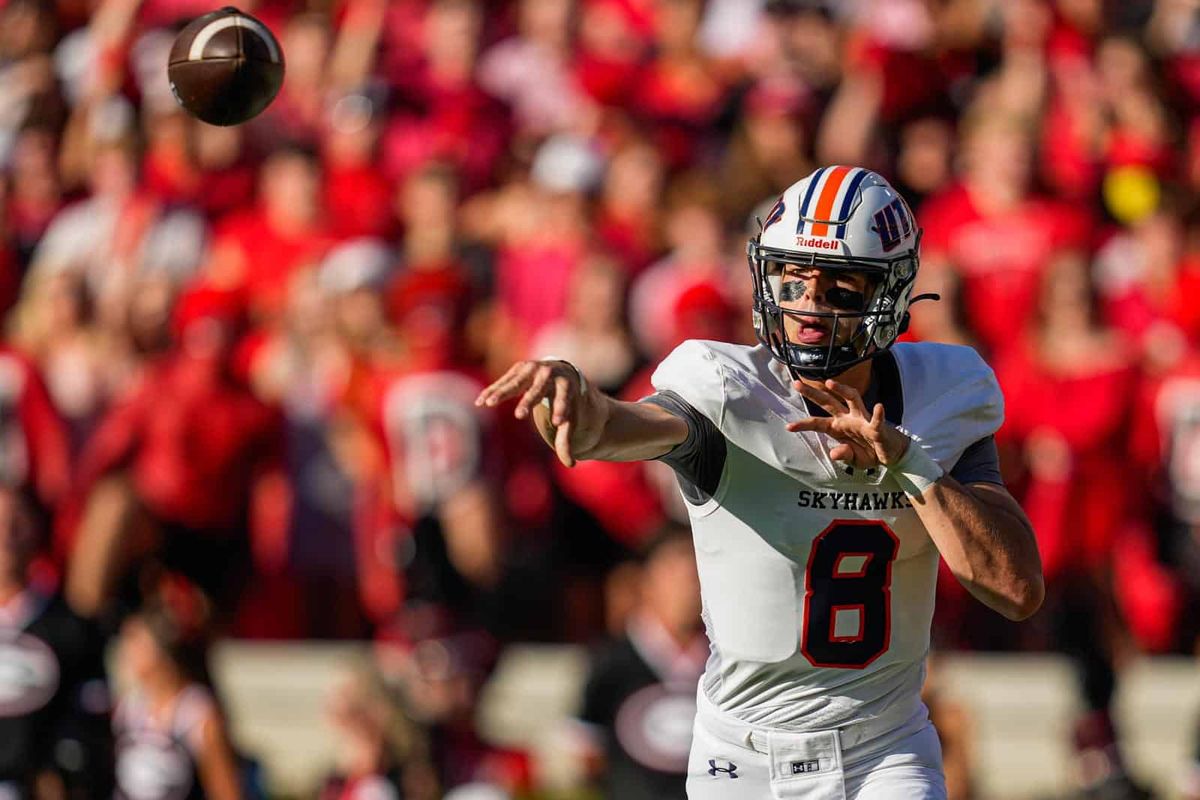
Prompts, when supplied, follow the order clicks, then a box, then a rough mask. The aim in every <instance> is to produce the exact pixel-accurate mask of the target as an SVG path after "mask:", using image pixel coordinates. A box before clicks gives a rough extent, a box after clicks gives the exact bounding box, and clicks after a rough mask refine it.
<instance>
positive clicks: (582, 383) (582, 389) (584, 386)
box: [538, 356, 588, 408]
mask: <svg viewBox="0 0 1200 800" xmlns="http://www.w3.org/2000/svg"><path fill="white" fill-rule="evenodd" d="M538 361H561V362H562V363H564V364H566V365H567V366H568V367H570V368H571V369H573V370H575V374H576V375H577V376H579V396H580V397H582V396H583V395H585V394H587V390H588V382H587V378H585V377H583V370H581V369H580V368H579V367H577V366H575V365H574V364H572V363H571V362H570V361H568V360H567V359H565V358H563V357H562V356H542V357H541V358H539V359H538ZM542 405H544V406H545V407H546V408H550V398H549V397H543V398H542Z"/></svg>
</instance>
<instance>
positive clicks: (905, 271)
mask: <svg viewBox="0 0 1200 800" xmlns="http://www.w3.org/2000/svg"><path fill="white" fill-rule="evenodd" d="M920 239H921V231H920V230H919V229H918V228H917V224H916V221H915V219H914V218H913V214H912V211H911V210H910V209H909V207H908V203H906V202H905V201H904V198H903V197H901V196H900V194H899V193H898V192H897V191H896V190H895V189H893V188H892V187H891V185H890V184H889V183H888V182H887V181H886V180H884V179H883V178H882V177H880V176H879V175H878V174H876V173H874V172H872V171H871V170H868V169H863V168H861V167H841V166H836V167H822V168H820V169H818V170H816V171H815V172H813V173H812V174H811V175H809V176H808V177H806V178H804V179H802V180H800V181H798V182H797V183H794V184H792V186H790V187H789V188H788V189H787V190H786V191H785V192H784V193H783V195H782V196H780V198H779V199H778V200H777V201H776V202H775V205H774V206H772V207H771V210H770V211H769V212H767V217H766V219H764V220H762V221H761V228H760V230H759V233H758V235H757V236H755V237H754V238H753V239H751V240H750V243H749V246H748V248H747V253H748V255H749V259H750V272H751V274H752V275H753V277H754V328H755V331H756V332H757V333H758V339H759V341H761V342H762V343H763V344H764V345H766V346H767V347H768V348H769V349H770V350H771V353H772V354H773V355H774V356H775V358H777V359H778V360H780V361H782V362H783V363H784V364H786V365H787V367H788V369H789V370H790V371H791V372H792V374H793V375H804V376H806V377H815V378H826V377H832V376H834V375H837V374H838V373H840V372H842V371H844V370H845V369H846V368H847V367H851V366H853V365H855V364H858V363H860V362H862V361H866V360H867V359H869V358H873V357H874V356H876V355H878V354H879V353H882V352H883V351H884V350H886V349H887V348H888V347H890V346H891V345H892V343H893V342H895V341H896V337H897V336H899V335H900V334H901V333H902V332H903V331H904V329H905V328H906V327H907V325H908V306H909V303H910V300H909V295H910V294H911V292H912V287H913V282H914V281H915V280H916V277H917V264H918V255H917V248H918V245H919V243H920ZM785 264H800V265H804V266H816V267H820V268H822V269H845V270H854V271H857V272H864V273H866V274H867V276H868V277H869V278H870V279H871V284H872V288H871V289H870V290H869V292H868V295H867V298H866V304H865V307H864V308H862V309H861V310H844V311H842V310H839V311H806V312H804V316H808V317H813V316H817V317H826V318H829V319H830V320H831V336H830V338H829V344H828V345H825V344H821V345H815V346H814V345H807V346H806V345H800V344H796V343H794V342H792V341H790V340H789V339H788V336H787V334H786V332H785V328H784V318H785V316H786V315H788V314H792V315H796V314H797V312H795V311H789V310H788V309H785V308H781V307H780V305H779V300H780V288H781V286H782V283H783V270H784V265H785ZM917 299H921V298H917ZM847 324H848V325H853V326H855V327H854V332H853V335H852V336H850V338H849V339H847V340H845V341H844V342H842V343H841V344H838V340H839V338H844V337H839V333H840V330H839V326H841V325H847Z"/></svg>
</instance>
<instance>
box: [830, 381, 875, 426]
mask: <svg viewBox="0 0 1200 800" xmlns="http://www.w3.org/2000/svg"><path fill="white" fill-rule="evenodd" d="M825 386H827V387H828V388H829V390H830V391H831V392H833V394H834V395H836V396H837V398H838V399H840V400H841V401H842V402H844V403H845V404H846V407H847V408H849V409H850V410H851V411H857V412H858V413H859V414H861V415H862V416H863V418H864V419H866V417H867V416H868V415H867V407H866V406H865V405H864V404H863V399H862V395H861V394H859V393H858V390H857V389H855V388H854V387H853V386H848V385H847V384H844V383H838V382H837V381H835V380H833V379H832V378H831V379H829V380H827V381H825Z"/></svg>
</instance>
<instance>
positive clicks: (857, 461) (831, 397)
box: [787, 380, 910, 469]
mask: <svg viewBox="0 0 1200 800" xmlns="http://www.w3.org/2000/svg"><path fill="white" fill-rule="evenodd" d="M792 385H793V386H795V387H796V389H797V390H798V391H799V392H800V394H802V395H803V396H804V397H805V398H807V399H809V400H811V401H812V402H814V403H816V404H817V405H819V406H820V407H821V408H823V409H825V410H826V411H827V412H829V416H828V417H807V418H805V419H800V420H796V421H795V422H789V423H788V425H787V429H788V430H789V431H792V432H793V433H796V432H799V431H817V432H818V433H824V434H828V435H829V436H832V437H833V438H834V439H836V440H837V441H839V442H841V444H839V445H838V446H837V447H835V448H833V450H831V451H829V457H830V458H832V459H833V460H835V461H844V462H846V463H847V464H850V465H852V466H854V467H860V468H866V469H869V468H871V467H877V466H887V465H889V464H895V463H896V462H897V461H899V460H900V459H901V458H902V457H903V456H904V451H905V449H906V448H907V447H908V443H909V441H910V440H909V438H908V437H907V436H905V435H904V434H903V433H901V432H900V431H898V430H896V428H895V427H893V426H892V425H891V424H890V423H888V421H887V420H886V419H884V416H883V404H882V403H876V404H875V408H873V409H872V410H871V411H870V413H868V412H867V407H866V405H865V404H864V403H863V399H862V395H860V394H859V393H858V390H856V389H855V388H853V387H852V386H847V385H846V384H844V383H838V382H837V381H835V380H827V381H825V383H824V385H823V386H814V385H811V384H808V383H805V382H804V381H795V382H794V383H793V384H792Z"/></svg>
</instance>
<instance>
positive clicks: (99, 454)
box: [0, 0, 1200, 800]
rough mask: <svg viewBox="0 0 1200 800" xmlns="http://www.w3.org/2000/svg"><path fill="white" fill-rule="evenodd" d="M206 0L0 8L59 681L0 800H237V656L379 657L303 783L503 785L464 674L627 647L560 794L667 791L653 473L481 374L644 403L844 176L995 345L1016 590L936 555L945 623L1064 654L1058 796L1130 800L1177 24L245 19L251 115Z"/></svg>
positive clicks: (1, 428) (51, 654)
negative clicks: (1011, 599) (1075, 701)
mask: <svg viewBox="0 0 1200 800" xmlns="http://www.w3.org/2000/svg"><path fill="white" fill-rule="evenodd" d="M218 5H219V3H216V2H212V1H211V0H3V1H2V2H0V313H2V314H3V325H4V327H3V333H2V337H3V338H2V339H0V478H2V481H0V484H2V487H3V488H2V490H0V528H3V531H2V534H0V647H4V648H8V649H7V650H6V651H5V652H6V653H9V654H10V655H9V656H6V657H11V658H14V659H24V660H22V661H21V662H20V663H22V664H25V665H32V666H30V669H33V670H34V673H35V674H41V678H40V679H39V678H36V676H35V678H33V679H29V680H28V681H26V683H25V684H22V686H21V687H20V690H19V691H17V690H13V692H9V691H8V690H7V689H6V691H5V692H4V693H0V736H5V737H7V738H6V742H7V741H12V742H20V744H19V746H18V745H13V746H12V747H8V745H7V744H5V745H3V746H0V797H4V798H9V797H13V798H17V797H26V796H45V797H63V796H66V795H72V796H79V797H84V796H88V795H89V794H106V793H107V790H106V789H105V790H101V789H100V788H98V787H103V786H113V785H115V786H116V787H117V789H116V790H117V791H118V793H120V794H121V796H126V797H131V798H135V800H156V799H157V798H164V799H165V798H182V797H196V796H202V795H207V796H210V797H219V798H227V797H236V796H238V795H241V794H253V793H254V792H256V791H260V789H256V788H255V783H254V780H253V774H254V773H253V770H252V769H251V768H250V767H249V766H248V765H247V764H246V763H245V761H244V759H243V758H242V757H241V756H240V755H238V754H237V752H236V749H235V748H234V746H233V745H232V744H231V742H230V738H229V735H228V731H227V726H226V722H225V717H224V713H223V711H222V708H221V704H220V700H219V692H217V693H214V691H213V687H212V686H211V682H210V681H209V679H208V674H207V669H206V667H205V663H204V655H205V648H206V647H207V645H208V642H209V641H210V640H211V639H212V638H213V637H214V636H240V637H248V638H275V639H278V638H292V639H295V638H324V639H328V638H343V639H360V638H371V639H373V640H374V641H375V642H376V643H377V644H376V658H375V661H376V663H375V665H374V667H375V672H376V673H377V674H376V675H375V679H373V680H371V681H362V682H358V683H356V684H354V685H353V686H352V687H347V688H346V689H345V690H344V691H343V692H341V693H339V694H338V696H337V697H336V698H335V700H334V701H333V704H332V706H331V711H330V713H331V719H332V720H333V721H334V723H335V724H336V725H337V726H338V728H339V730H341V731H342V732H343V734H344V736H343V741H344V743H345V745H346V747H345V750H346V752H345V753H343V754H341V755H339V758H338V763H337V765H336V769H335V772H334V777H332V778H331V779H330V781H329V782H328V784H327V785H326V786H325V787H324V788H323V789H322V790H321V796H322V797H325V798H330V800H335V799H337V800H340V799H341V798H352V797H365V796H368V795H369V796H371V797H396V798H409V797H411V798H432V797H438V796H442V794H444V793H447V792H448V793H449V794H448V795H447V796H457V797H460V798H467V797H477V798H484V797H520V796H525V795H526V794H528V793H529V792H530V791H533V790H535V789H536V788H538V785H539V783H538V777H537V770H536V768H535V766H531V764H530V760H529V758H528V755H527V754H522V753H514V752H509V751H505V750H503V749H502V748H499V747H497V746H495V745H493V744H490V743H488V742H486V741H485V740H484V739H483V738H482V737H481V736H480V735H479V734H478V732H477V731H476V729H475V725H474V721H473V711H474V709H475V707H476V697H477V693H478V690H479V688H480V686H482V685H483V683H484V681H485V680H486V679H487V676H488V674H489V672H490V670H491V669H492V668H493V667H494V665H495V663H496V659H497V658H498V656H499V654H500V653H501V652H502V651H503V647H504V645H505V644H507V643H510V642H516V641H543V642H573V643H583V644H592V643H595V642H597V641H600V640H603V639H607V640H608V641H609V644H607V645H605V646H604V647H603V648H601V649H599V650H597V651H596V655H595V661H594V663H593V668H592V671H591V676H590V678H589V682H588V687H587V689H586V691H585V693H584V695H585V696H584V697H582V698H581V700H580V712H579V714H580V717H579V720H578V721H577V722H578V724H577V725H575V726H574V727H573V728H572V733H571V735H570V736H571V740H572V741H577V742H578V751H579V753H580V754H581V756H580V758H581V763H583V764H584V765H585V767H584V768H583V769H582V770H581V771H582V774H583V778H582V780H583V783H584V785H590V786H592V787H593V788H594V789H595V790H596V791H597V792H599V793H601V794H602V795H603V796H613V797H621V798H636V797H642V796H645V797H655V798H664V797H670V796H678V797H682V781H681V780H677V779H675V778H674V776H675V775H677V774H678V773H679V772H681V771H682V764H683V763H685V761H686V752H687V750H686V740H687V736H688V735H689V732H690V716H688V714H689V713H690V712H689V711H688V706H687V703H688V696H689V693H690V692H692V691H694V687H695V681H696V678H697V676H698V675H699V672H700V670H701V669H702V668H703V661H704V656H705V650H706V644H705V642H704V640H703V632H702V630H701V628H700V627H699V619H698V600H697V599H696V597H695V592H696V590H695V576H694V569H695V567H694V563H693V562H692V561H691V559H690V558H689V557H687V556H690V551H689V550H688V548H689V547H690V545H689V544H688V540H687V538H686V536H685V535H682V534H681V530H680V525H681V524H686V514H684V513H683V510H682V507H681V504H680V500H679V496H678V493H677V489H676V487H675V484H674V480H673V476H672V475H671V473H670V470H669V469H666V468H665V467H663V466H662V465H660V464H653V463H652V464H644V465H643V464H608V463H585V464H581V465H580V466H578V467H577V468H575V469H573V470H567V469H565V468H563V467H561V466H560V465H558V464H557V462H555V461H554V459H553V457H552V453H551V452H550V451H549V450H548V449H546V448H545V447H544V446H543V445H542V443H541V442H540V440H539V439H538V438H537V437H536V435H535V434H533V433H532V432H531V430H530V429H529V428H528V427H527V426H526V425H524V424H520V423H517V422H515V421H514V420H513V419H512V415H511V413H509V411H510V410H511V409H503V408H502V409H499V410H498V411H497V412H496V413H492V412H490V411H488V410H482V409H477V408H475V407H474V405H473V400H474V398H475V396H476V394H477V393H478V391H479V390H480V388H482V386H483V385H485V384H486V383H487V382H488V381H489V380H490V379H492V378H494V377H495V376H497V375H498V374H499V372H500V371H501V370H503V369H504V368H505V367H507V366H508V364H510V363H511V362H512V361H513V360H516V359H520V358H527V357H538V356H546V355H554V356H558V357H562V358H566V359H569V360H571V361H572V362H574V363H575V364H576V365H578V366H579V367H580V368H581V369H582V370H583V371H584V372H585V374H587V376H588V378H589V380H591V381H592V382H593V383H595V384H596V385H598V386H600V387H601V388H602V389H604V390H606V391H608V392H611V393H614V394H615V395H618V396H621V397H624V398H631V399H636V398H638V397H641V396H644V395H645V394H648V393H649V392H650V391H651V390H650V384H649V377H648V376H649V374H650V371H652V369H653V367H654V365H656V364H657V363H658V361H659V360H661V359H662V358H663V357H664V356H665V355H666V354H667V353H669V352H670V351H671V350H672V348H673V347H674V346H675V345H677V344H678V343H679V342H681V341H683V340H685V339H689V338H705V339H722V340H728V341H740V342H746V343H752V342H753V341H754V335H753V330H752V328H751V327H750V314H749V306H750V282H749V274H748V270H747V268H746V263H745V255H744V248H745V240H746V238H747V236H749V235H753V233H754V232H755V230H756V229H757V223H756V222H755V215H756V213H757V214H761V213H762V210H763V209H765V208H769V206H770V204H771V203H772V202H773V201H774V198H775V197H776V196H777V195H778V194H779V193H780V192H781V191H782V190H783V189H784V188H785V187H787V186H788V185H790V184H791V183H793V182H794V181H796V180H797V179H799V178H800V177H802V176H804V175H805V174H807V173H808V172H809V171H810V170H811V169H812V168H814V167H815V166H817V165H822V164H829V163H844V164H859V165H865V166H869V167H871V168H874V169H877V170H879V171H880V172H881V173H883V174H884V175H886V176H887V177H888V178H889V179H890V180H891V181H892V182H893V183H894V184H895V185H896V186H897V187H898V188H899V189H901V191H903V193H904V194H905V196H906V197H907V198H908V200H909V201H910V203H911V204H912V205H913V207H914V208H915V210H916V214H917V217H918V220H919V222H920V224H921V225H922V226H923V228H924V238H923V242H922V268H921V278H920V285H919V286H918V287H917V291H918V292H920V291H935V292H938V293H940V294H941V298H942V299H941V301H940V302H938V303H922V304H920V305H918V306H916V307H914V312H913V313H914V318H913V323H912V326H911V329H910V331H909V333H908V334H907V337H908V338H914V339H927V340H939V341H949V342H958V343H966V344H970V345H972V346H974V347H976V348H977V349H978V350H979V351H980V352H981V353H983V354H984V355H985V357H986V358H987V359H988V360H989V362H990V363H991V364H992V365H993V366H994V368H995V369H996V372H997V374H998V376H999V379H1000V382H1001V384H1002V386H1003V388H1004V390H1005V393H1006V397H1007V403H1008V407H1007V422H1006V424H1005V427H1004V428H1003V429H1002V431H1001V433H1000V434H999V435H998V443H999V445H1000V450H1001V455H1002V461H1003V467H1004V472H1005V476H1006V479H1007V481H1008V482H1009V485H1010V487H1011V488H1012V490H1013V492H1014V494H1015V495H1016V496H1017V497H1018V498H1019V499H1020V500H1021V502H1022V503H1023V505H1024V507H1025V508H1026V510H1027V511H1028V513H1029V515H1030V517H1031V518H1032V520H1033V522H1034V524H1035V527H1036V529H1037V532H1038V537H1039V541H1040V545H1041V549H1042V557H1043V561H1044V566H1045V570H1046V575H1047V584H1048V600H1047V603H1046V606H1045V608H1044V609H1043V610H1042V611H1041V612H1040V614H1039V615H1038V616H1037V617H1035V618H1034V619H1033V620H1032V621H1031V622H1029V623H1026V624H1024V625H1021V626H1014V625H1010V624H1008V623H1005V622H1004V621H1003V620H1001V619H1000V618H999V617H996V616H995V615H992V614H989V613H988V612H987V611H986V609H984V608H983V607H982V606H980V605H978V604H975V603H973V602H971V601H970V600H969V598H968V597H967V596H966V595H965V593H964V592H963V591H962V590H961V589H960V588H959V587H958V585H957V584H956V582H955V581H953V580H952V579H951V578H950V577H949V575H948V574H947V575H944V576H943V580H942V581H940V584H939V595H940V596H939V610H938V616H937V619H936V623H935V641H936V642H937V643H938V646H939V647H941V648H943V649H948V650H954V649H999V650H1053V651H1059V652H1064V653H1066V654H1067V655H1069V656H1071V657H1072V658H1073V659H1074V662H1075V663H1076V664H1078V666H1079V672H1080V677H1081V681H1080V685H1081V692H1082V696H1083V697H1084V699H1085V703H1084V705H1085V707H1086V709H1087V711H1088V713H1087V714H1085V715H1084V716H1083V717H1081V718H1080V720H1079V723H1078V724H1077V726H1076V727H1075V730H1074V739H1075V746H1076V748H1077V751H1078V752H1079V753H1080V759H1079V765H1078V769H1076V770H1075V771H1074V774H1075V775H1076V779H1077V782H1078V785H1079V786H1080V788H1081V790H1088V791H1100V790H1101V789H1102V788H1103V787H1106V786H1107V787H1110V788H1111V787H1112V786H1114V785H1117V784H1120V785H1121V786H1125V784H1124V783H1121V782H1122V781H1124V778H1123V770H1122V766H1121V758H1120V752H1119V749H1118V748H1117V747H1116V744H1115V743H1116V741H1117V739H1118V736H1117V734H1118V732H1116V731H1114V729H1113V725H1112V721H1111V718H1110V717H1109V715H1108V713H1107V709H1108V706H1109V703H1110V700H1111V698H1112V695H1113V691H1114V686H1115V685H1116V682H1117V680H1118V676H1119V675H1120V671H1121V668H1122V666H1123V665H1124V664H1125V663H1127V662H1128V661H1129V660H1130V658H1131V657H1133V656H1135V655H1137V654H1139V653H1190V652H1193V651H1194V650H1195V649H1196V646H1197V642H1198V637H1200V627H1198V622H1200V617H1198V616H1197V615H1196V614H1194V613H1188V610H1189V608H1194V607H1195V603H1196V602H1197V601H1198V600H1200V204H1198V203H1197V200H1196V198H1197V197H1200V194H1198V190H1200V3H1197V2H1196V1H1195V0H1126V1H1125V2H1105V1H1104V0H845V1H844V2H833V0H310V1H309V2H307V3H305V2H301V0H261V1H260V2H245V3H243V9H244V10H247V11H250V12H252V13H254V14H255V15H256V16H258V17H259V18H260V19H261V20H262V21H263V22H264V23H265V24H266V25H268V26H269V27H270V28H271V29H272V30H273V31H275V33H276V35H277V36H278V38H279V40H280V42H281V44H282V47H283V51H284V54H285V58H286V62H287V75H286V81H285V84H284V87H283V90H282V93H281V94H280V96H279V97H278V98H277V100H276V101H275V102H274V104H273V105H272V106H271V107H270V108H269V109H268V110H267V111H266V112H265V113H264V114H263V115H261V117H259V118H257V119H255V120H254V121H252V122H250V123H249V124H246V125H243V126H238V127H230V128H219V127H212V126H208V125H204V124H202V123H199V122H197V121H195V120H193V119H191V118H189V117H188V116H186V115H185V114H183V113H182V112H181V110H180V109H179V107H178V106H177V105H176V103H175V100H174V98H173V97H172V95H171V90H170V87H169V85H168V82H167V79H166V65H167V58H168V51H169V49H170V46H171V42H172V40H173V38H174V35H175V32H176V31H177V30H178V29H179V28H181V27H182V25H183V24H185V23H186V22H187V21H189V20H190V19H192V18H194V17H195V16H197V15H199V14H201V13H204V12H207V11H209V10H212V9H213V8H215V7H217V6H218ZM684 532H685V531H684ZM680 554H683V555H684V556H685V557H684V558H680V557H679V556H680ZM114 637H115V639H116V640H117V641H118V642H119V644H120V647H119V658H117V659H116V663H117V664H118V666H119V667H120V668H121V675H120V676H119V680H118V681H116V683H119V684H120V685H122V687H123V688H122V691H121V692H120V693H114V692H113V691H112V689H111V684H112V683H113V682H110V681H108V680H106V677H105V672H104V663H103V662H102V659H101V653H102V650H103V647H104V642H105V641H106V640H108V639H112V638H114ZM38 667H40V668H41V669H42V672H41V673H37V669H36V668H38ZM50 673H52V674H50ZM51 678H53V680H51ZM376 679H377V680H376ZM4 680H5V679H3V678H0V683H3V682H4ZM217 688H218V689H219V687H217ZM935 689H936V687H932V686H931V688H930V698H931V703H933V702H934V699H935V698H936V691H935ZM114 694H119V697H120V700H119V701H116V700H114V699H113V695H114ZM14 696H15V697H16V699H15V700H14V699H13V698H14ZM381 697H382V698H386V701H384V700H381V699H380V698H381ZM10 700H11V701H12V702H11V703H10V702H9V701H10ZM938 708H941V710H940V711H939V712H938V713H940V714H943V715H944V716H943V717H942V719H944V720H945V725H944V726H943V727H942V728H941V730H942V734H943V738H944V739H945V749H946V752H947V762H948V772H949V775H950V782H951V790H952V796H954V797H957V798H966V797H970V796H971V794H972V789H971V782H970V776H969V764H968V756H967V755H966V753H967V752H968V751H969V747H968V745H967V744H966V743H964V742H961V741H959V739H958V736H959V735H960V734H959V733H958V732H959V731H961V730H962V729H963V728H964V724H963V722H962V720H961V719H960V718H959V716H958V715H957V714H956V712H955V710H954V709H953V708H952V707H945V705H944V704H938V705H935V710H937V709H938ZM648 726H649V727H648ZM655 726H657V727H655ZM648 730H649V731H651V732H652V733H653V734H654V735H653V736H651V737H650V739H651V741H650V742H649V743H647V742H646V741H645V739H646V735H647V731H648ZM10 731H12V732H13V733H12V736H11V737H9V736H8V733H9V732H10ZM114 764H115V768H114V766H113V765H114ZM664 776H667V777H668V778H671V780H667V781H666V783H665V784H664V783H663V782H662V781H663V779H664ZM456 787H457V788H456ZM1125 790H1127V791H1128V792H1130V794H1128V795H1120V796H1136V795H1135V794H1134V792H1135V791H1136V790H1135V789H1134V788H1133V787H1132V786H1126V789H1123V790H1122V791H1125ZM1114 791H1116V790H1114ZM1184 791H1185V792H1188V794H1187V796H1188V797H1200V760H1198V766H1197V767H1196V770H1195V775H1194V776H1193V778H1192V783H1191V785H1189V786H1185V787H1184ZM189 792H190V793H189ZM455 792H457V794H455ZM197 793H199V794H197ZM1089 796H1097V797H1098V796H1100V795H1099V794H1096V795H1089ZM1104 796H1106V797H1107V796H1113V797H1116V796H1118V795H1116V794H1113V795H1104Z"/></svg>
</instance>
